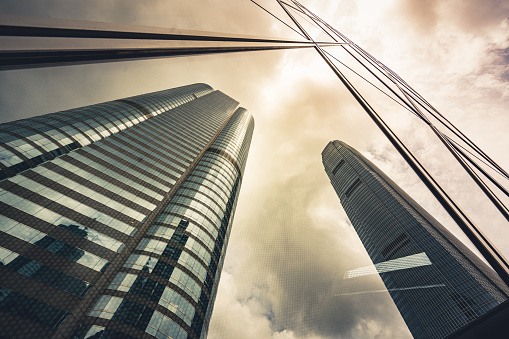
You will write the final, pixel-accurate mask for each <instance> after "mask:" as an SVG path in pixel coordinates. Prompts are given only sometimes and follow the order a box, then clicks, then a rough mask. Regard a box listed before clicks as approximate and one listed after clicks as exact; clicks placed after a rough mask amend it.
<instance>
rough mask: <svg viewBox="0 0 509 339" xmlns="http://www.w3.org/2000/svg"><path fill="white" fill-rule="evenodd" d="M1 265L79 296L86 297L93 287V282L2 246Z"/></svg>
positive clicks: (0, 251)
mask: <svg viewBox="0 0 509 339" xmlns="http://www.w3.org/2000/svg"><path fill="white" fill-rule="evenodd" d="M0 266H3V267H5V268H8V269H10V270H11V271H14V272H17V273H19V274H22V275H24V276H27V277H30V278H32V279H35V280H37V281H40V282H42V283H45V284H47V285H50V286H53V287H56V288H58V289H61V290H63V291H66V292H68V293H71V294H74V295H75V296H78V297H84V296H85V294H87V292H88V291H89V290H90V288H91V287H92V284H90V283H88V282H86V281H83V280H80V279H78V278H75V277H72V276H70V275H68V274H65V273H63V272H61V271H58V270H56V269H54V268H51V267H48V266H46V265H43V264H41V263H40V262H38V261H35V260H32V259H29V258H26V257H24V256H22V255H20V254H18V253H16V252H13V251H10V250H8V249H6V248H3V247H0Z"/></svg>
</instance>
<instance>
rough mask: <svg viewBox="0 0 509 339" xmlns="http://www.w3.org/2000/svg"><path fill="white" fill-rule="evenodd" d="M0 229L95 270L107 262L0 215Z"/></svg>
mask: <svg viewBox="0 0 509 339" xmlns="http://www.w3.org/2000/svg"><path fill="white" fill-rule="evenodd" d="M0 231H2V232H5V233H7V234H9V235H12V236H14V237H16V238H19V239H21V240H24V241H26V242H29V243H31V244H34V245H37V246H39V247H42V248H44V249H46V250H48V251H50V252H53V253H56V254H58V255H60V256H62V257H64V258H66V259H69V260H72V261H74V262H77V263H79V264H82V265H84V266H86V267H89V268H91V269H93V270H96V271H103V270H105V269H106V267H107V265H108V264H109V262H108V261H107V260H105V259H103V258H100V257H98V256H96V255H94V254H92V253H89V252H87V251H84V250H82V249H79V248H77V247H74V246H71V245H69V244H67V243H65V242H63V241H60V240H57V239H55V238H53V237H50V236H49V235H47V234H45V233H42V232H39V231H37V230H35V229H33V228H31V227H28V226H26V225H23V224H21V223H19V222H17V221H14V220H12V219H9V218H7V217H4V216H0Z"/></svg>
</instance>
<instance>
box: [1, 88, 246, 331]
mask: <svg viewBox="0 0 509 339" xmlns="http://www.w3.org/2000/svg"><path fill="white" fill-rule="evenodd" d="M253 128H254V120H253V118H252V116H251V115H250V114H249V113H247V111H246V110H245V109H243V108H241V107H238V102H236V101H235V100H233V99H231V98H230V97H228V96H226V95H225V94H223V93H221V92H219V91H215V90H213V89H212V88H211V87H210V86H208V85H205V84H194V85H189V86H184V87H179V88H175V89H170V90H164V91H160V92H155V93H150V94H145V95H140V96H136V97H131V98H127V99H121V100H115V101H111V102H106V103H101V104H97V105H92V106H87V107H82V108H77V109H72V110H67V111H63V112H58V113H52V114H47V115H43V116H39V117H34V118H30V119H25V120H19V121H15V122H11V123H6V124H2V125H0V140H1V142H2V143H1V144H0V170H1V174H0V175H1V177H0V262H1V264H0V266H1V267H0V338H2V339H4V338H16V339H18V338H79V339H83V338H153V337H157V338H173V339H177V338H178V339H181V338H203V337H205V336H206V332H207V328H208V325H209V319H210V316H211V312H212V307H213V304H214V298H215V294H216V291H217V285H218V282H219V277H220V273H221V268H222V265H223V260H224V257H225V251H226V247H227V244H228V237H229V234H230V230H231V223H232V219H233V214H234V211H235V206H236V203H237V198H238V194H239V190H240V185H241V181H242V174H243V171H244V167H245V163H246V158H247V153H248V150H249V145H250V142H251V136H252V132H253Z"/></svg>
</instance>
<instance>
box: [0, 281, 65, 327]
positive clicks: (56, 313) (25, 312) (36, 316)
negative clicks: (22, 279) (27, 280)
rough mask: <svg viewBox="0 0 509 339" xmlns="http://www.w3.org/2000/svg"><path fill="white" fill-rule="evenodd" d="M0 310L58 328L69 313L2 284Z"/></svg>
mask: <svg viewBox="0 0 509 339" xmlns="http://www.w3.org/2000/svg"><path fill="white" fill-rule="evenodd" d="M0 311H3V312H7V313H10V314H13V315H16V316H18V317H21V318H25V319H28V320H30V321H33V322H36V323H39V324H42V325H45V326H48V327H50V328H52V329H57V328H58V327H59V326H60V325H61V324H62V323H63V322H64V320H65V319H67V317H68V316H69V313H67V312H65V311H64V310H61V309H59V308H56V307H54V306H50V305H48V304H46V303H43V302H41V301H38V300H35V299H32V298H29V297H27V296H24V295H22V294H19V293H16V292H14V291H12V290H10V289H8V288H5V287H2V286H0Z"/></svg>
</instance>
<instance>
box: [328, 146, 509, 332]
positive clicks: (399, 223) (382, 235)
mask: <svg viewBox="0 0 509 339" xmlns="http://www.w3.org/2000/svg"><path fill="white" fill-rule="evenodd" d="M322 160H323V164H324V167H325V171H326V173H327V175H328V176H329V179H330V181H331V183H332V186H333V187H334V189H335V191H336V193H337V195H338V197H339V198H340V200H341V204H342V205H343V208H344V210H345V212H346V214H347V215H348V218H349V219H350V221H351V222H352V225H353V227H354V228H355V230H356V232H357V234H358V235H359V238H360V239H361V241H362V243H363V245H364V247H365V248H366V251H367V252H368V254H369V256H370V257H371V260H372V261H373V264H374V266H373V267H364V268H359V269H355V270H351V271H348V272H346V273H345V276H344V279H359V277H361V276H363V275H367V274H372V273H378V274H380V277H381V278H382V280H383V282H384V284H385V286H386V288H387V290H388V291H389V293H390V295H391V297H392V299H393V300H394V303H395V304H396V306H397V308H398V310H399V312H400V313H401V315H402V317H403V319H404V320H405V322H406V324H407V326H408V328H409V329H410V332H411V333H412V335H413V336H414V337H415V338H444V337H445V336H447V335H448V334H450V333H452V332H453V331H454V330H456V329H458V328H460V327H461V326H463V325H465V324H467V323H469V322H470V321H472V320H474V319H476V318H478V317H479V316H481V315H482V314H484V313H486V312H487V311H488V310H490V309H492V308H494V307H495V306H497V305H499V304H500V303H502V302H504V301H505V300H507V297H508V295H509V289H508V287H507V286H506V285H505V284H504V283H503V282H502V281H501V279H500V278H499V277H498V276H497V275H496V274H495V272H494V271H493V270H492V269H491V268H490V267H488V266H487V265H486V264H484V262H482V261H481V260H480V259H479V258H478V257H477V256H476V255H475V254H474V253H472V252H471V251H470V250H469V249H468V248H467V247H466V246H465V245H464V244H462V243H461V242H460V241H459V240H458V239H457V238H456V237H454V236H453V235H452V234H451V233H450V232H449V231H447V229H445V228H444V227H443V226H442V225H441V224H440V223H439V222H438V221H437V220H435V219H434V218H433V217H432V216H431V215H430V214H429V213H427V212H426V211H425V210H424V209H423V208H422V207H421V206H419V205H418V204H417V203H416V202H415V201H414V200H413V199H412V198H411V197H410V196H408V194H406V193H405V192H404V191H403V190H402V189H401V188H400V187H398V186H397V185H396V184H395V183H394V182H393V181H392V180H391V179H389V178H388V177H387V176H386V175H385V174H384V173H383V172H382V171H381V170H380V169H379V168H377V167H376V166H375V165H374V164H373V163H371V162H370V161H369V160H367V159H366V158H365V157H363V156H362V155H361V154H360V153H359V152H357V151H356V150H355V149H353V148H352V147H350V146H348V145H347V144H345V143H344V142H340V141H337V140H336V141H332V142H330V143H329V144H328V145H327V146H326V147H325V149H324V150H323V152H322Z"/></svg>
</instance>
